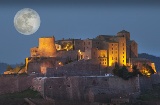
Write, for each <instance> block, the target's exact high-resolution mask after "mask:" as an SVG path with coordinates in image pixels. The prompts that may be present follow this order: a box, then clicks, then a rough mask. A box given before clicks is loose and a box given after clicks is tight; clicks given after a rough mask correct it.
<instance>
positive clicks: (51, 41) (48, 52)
mask: <svg viewBox="0 0 160 105" xmlns="http://www.w3.org/2000/svg"><path fill="white" fill-rule="evenodd" d="M38 50H39V55H40V56H41V57H55V56H56V47H55V38H54V36H52V37H41V38H39V47H38Z"/></svg>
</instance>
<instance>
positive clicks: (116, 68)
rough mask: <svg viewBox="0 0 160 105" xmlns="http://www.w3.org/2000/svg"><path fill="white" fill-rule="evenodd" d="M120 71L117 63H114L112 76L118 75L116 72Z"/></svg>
mask: <svg viewBox="0 0 160 105" xmlns="http://www.w3.org/2000/svg"><path fill="white" fill-rule="evenodd" d="M119 69H120V67H119V65H118V63H115V66H114V69H113V70H112V72H113V74H114V75H118V70H119Z"/></svg>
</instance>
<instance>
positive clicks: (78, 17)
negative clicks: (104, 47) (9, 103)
mask: <svg viewBox="0 0 160 105" xmlns="http://www.w3.org/2000/svg"><path fill="white" fill-rule="evenodd" d="M42 1H43V2H41V0H32V1H31V0H25V1H23V0H21V1H18V0H14V1H9V0H8V1H7V0H5V2H4V1H2V2H1V3H0V13H1V15H0V35H1V38H0V62H5V63H9V64H16V63H21V62H24V59H25V58H26V57H28V56H30V48H31V47H35V46H38V38H39V37H42V36H53V35H54V36H55V38H56V40H59V39H62V38H81V39H86V38H95V37H96V36H97V35H100V34H103V35H105V34H106V35H116V34H117V32H119V31H121V30H123V29H125V30H127V31H129V32H130V34H131V39H133V40H135V41H136V42H137V43H138V52H139V53H149V54H152V55H155V56H160V53H159V52H160V47H159V45H160V2H158V0H155V1H154V0H150V1H149V0H148V1H147V0H88V1H87V0H73V1H72V0H42ZM23 8H31V9H34V10H35V11H37V12H38V14H39V15H40V18H41V26H40V28H39V30H38V31H37V32H36V33H34V34H32V35H29V36H26V35H22V34H20V33H18V32H17V31H16V29H15V28H14V24H13V20H14V16H15V14H16V13H17V12H18V11H19V10H21V9H23Z"/></svg>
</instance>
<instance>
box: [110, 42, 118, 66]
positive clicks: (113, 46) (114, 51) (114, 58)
mask: <svg viewBox="0 0 160 105" xmlns="http://www.w3.org/2000/svg"><path fill="white" fill-rule="evenodd" d="M118 53H119V48H118V43H115V42H109V43H108V65H109V66H114V64H115V63H116V62H117V63H118V61H119V57H118Z"/></svg>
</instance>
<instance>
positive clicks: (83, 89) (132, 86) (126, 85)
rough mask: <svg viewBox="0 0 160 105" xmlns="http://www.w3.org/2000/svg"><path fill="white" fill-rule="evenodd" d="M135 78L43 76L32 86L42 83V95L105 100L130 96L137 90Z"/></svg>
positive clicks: (59, 97)
mask: <svg viewBox="0 0 160 105" xmlns="http://www.w3.org/2000/svg"><path fill="white" fill-rule="evenodd" d="M36 79H39V78H35V80H36ZM136 79H137V78H132V79H130V80H128V81H126V80H123V79H121V78H119V77H105V76H81V77H79V76H72V77H52V78H51V77H50V78H44V79H43V82H41V83H40V84H35V82H34V83H33V87H39V86H42V85H43V86H42V87H43V90H38V91H40V92H41V94H42V95H43V96H44V97H49V98H54V99H63V100H75V101H87V102H88V101H89V102H95V101H97V102H105V101H106V100H107V99H111V98H117V97H130V96H132V95H134V93H137V92H139V89H138V88H137V85H136V82H137V81H136ZM35 89H36V88H35ZM36 90H37V89H36Z"/></svg>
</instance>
